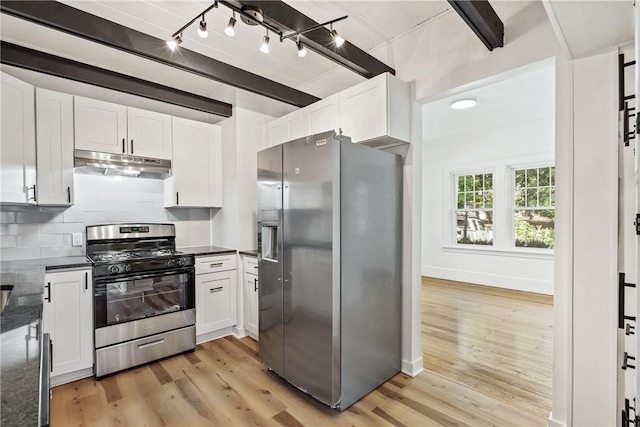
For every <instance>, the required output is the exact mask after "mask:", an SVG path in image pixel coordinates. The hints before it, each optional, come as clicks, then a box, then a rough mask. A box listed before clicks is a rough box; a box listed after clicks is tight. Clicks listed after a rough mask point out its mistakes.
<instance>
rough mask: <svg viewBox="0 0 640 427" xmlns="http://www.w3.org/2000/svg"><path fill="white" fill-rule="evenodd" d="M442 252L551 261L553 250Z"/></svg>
mask: <svg viewBox="0 0 640 427" xmlns="http://www.w3.org/2000/svg"><path fill="white" fill-rule="evenodd" d="M442 251H443V252H451V253H459V254H473V255H489V256H501V257H515V258H533V259H547V260H553V258H554V253H553V250H549V249H537V250H536V249H533V248H531V249H520V248H514V249H511V250H504V249H494V248H488V247H486V246H484V247H480V246H478V247H475V246H472V245H468V246H462V245H459V246H442Z"/></svg>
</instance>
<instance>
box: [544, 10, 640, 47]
mask: <svg viewBox="0 0 640 427" xmlns="http://www.w3.org/2000/svg"><path fill="white" fill-rule="evenodd" d="M543 3H544V4H545V9H546V10H547V14H549V18H550V19H551V21H552V23H554V27H555V28H554V29H555V31H556V35H557V36H558V38H559V39H560V42H561V43H562V44H564V47H565V49H567V50H568V54H569V56H570V57H572V58H578V57H580V56H585V55H587V54H590V53H593V52H597V51H598V50H601V49H605V48H607V47H611V46H616V45H618V44H620V43H624V42H629V41H632V40H633V36H634V24H633V3H634V2H633V0H607V1H567V0H545V1H543ZM554 21H555V22H554Z"/></svg>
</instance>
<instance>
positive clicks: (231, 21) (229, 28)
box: [224, 10, 236, 37]
mask: <svg viewBox="0 0 640 427" xmlns="http://www.w3.org/2000/svg"><path fill="white" fill-rule="evenodd" d="M235 26H236V11H235V10H234V11H233V16H232V17H231V18H230V19H229V23H228V24H227V28H225V29H224V33H225V34H226V35H228V36H229V37H233V36H235V35H236V30H235V29H234V27H235Z"/></svg>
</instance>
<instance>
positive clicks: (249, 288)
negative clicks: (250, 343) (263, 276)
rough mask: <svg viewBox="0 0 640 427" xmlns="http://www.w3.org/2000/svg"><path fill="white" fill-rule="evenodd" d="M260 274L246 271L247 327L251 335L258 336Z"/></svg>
mask: <svg viewBox="0 0 640 427" xmlns="http://www.w3.org/2000/svg"><path fill="white" fill-rule="evenodd" d="M258 286H259V283H258V276H255V275H253V274H248V273H245V275H244V300H245V329H246V330H247V332H249V334H251V336H253V337H254V338H256V339H257V338H258V330H259V329H258Z"/></svg>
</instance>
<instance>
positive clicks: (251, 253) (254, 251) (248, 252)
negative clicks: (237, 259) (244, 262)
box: [238, 249, 258, 257]
mask: <svg viewBox="0 0 640 427" xmlns="http://www.w3.org/2000/svg"><path fill="white" fill-rule="evenodd" d="M238 252H239V253H240V255H247V256H254V257H257V256H258V250H257V249H248V250H245V251H238Z"/></svg>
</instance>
